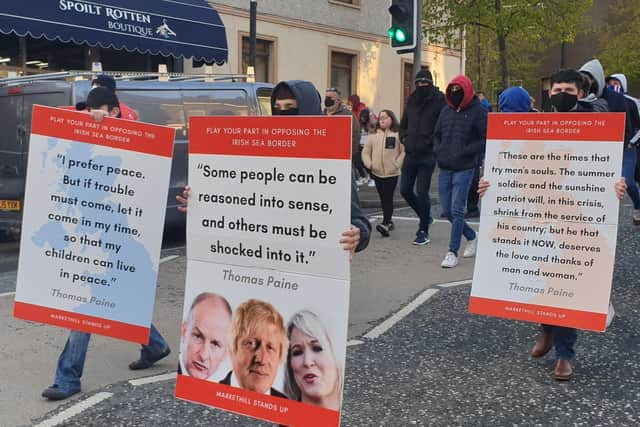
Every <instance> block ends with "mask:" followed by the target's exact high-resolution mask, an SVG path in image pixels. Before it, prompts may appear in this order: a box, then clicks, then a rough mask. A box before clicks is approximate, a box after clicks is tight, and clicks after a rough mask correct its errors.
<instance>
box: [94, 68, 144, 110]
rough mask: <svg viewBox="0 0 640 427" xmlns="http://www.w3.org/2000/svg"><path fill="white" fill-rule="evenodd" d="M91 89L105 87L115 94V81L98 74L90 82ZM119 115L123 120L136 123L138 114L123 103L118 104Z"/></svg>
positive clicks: (105, 75)
mask: <svg viewBox="0 0 640 427" xmlns="http://www.w3.org/2000/svg"><path fill="white" fill-rule="evenodd" d="M91 87H92V88H96V87H105V88H107V89H109V90H110V91H112V92H113V93H114V94H115V93H116V80H115V79H114V78H113V77H111V76H109V75H107V74H100V75H98V76H97V77H96V78H95V79H93V80H92V81H91ZM120 113H121V118H123V119H126V120H133V121H138V113H136V112H135V110H134V109H132V108H131V107H129V106H128V105H127V104H125V103H124V102H121V103H120Z"/></svg>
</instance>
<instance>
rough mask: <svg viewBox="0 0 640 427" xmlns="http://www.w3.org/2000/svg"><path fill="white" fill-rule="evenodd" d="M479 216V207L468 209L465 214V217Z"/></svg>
mask: <svg viewBox="0 0 640 427" xmlns="http://www.w3.org/2000/svg"><path fill="white" fill-rule="evenodd" d="M479 216H480V211H479V210H478V209H474V210H472V211H467V213H466V214H465V215H464V217H465V218H478V217H479Z"/></svg>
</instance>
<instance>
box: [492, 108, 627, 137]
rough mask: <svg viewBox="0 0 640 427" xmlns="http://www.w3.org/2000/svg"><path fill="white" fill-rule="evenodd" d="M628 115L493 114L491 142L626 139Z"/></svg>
mask: <svg viewBox="0 0 640 427" xmlns="http://www.w3.org/2000/svg"><path fill="white" fill-rule="evenodd" d="M624 120H625V115H624V113H490V114H489V124H488V127H487V139H497V140H512V139H515V140H525V141H526V140H547V141H576V142H581V141H601V142H622V141H623V140H624Z"/></svg>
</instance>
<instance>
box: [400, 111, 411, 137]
mask: <svg viewBox="0 0 640 427" xmlns="http://www.w3.org/2000/svg"><path fill="white" fill-rule="evenodd" d="M408 134H409V119H408V118H407V108H406V107H405V109H404V113H402V119H400V131H399V135H400V142H401V143H403V144H404V141H405V139H407V135H408Z"/></svg>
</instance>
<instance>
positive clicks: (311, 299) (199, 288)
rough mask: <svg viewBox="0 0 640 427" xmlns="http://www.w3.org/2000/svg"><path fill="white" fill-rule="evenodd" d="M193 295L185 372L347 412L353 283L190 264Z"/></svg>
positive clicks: (185, 333) (187, 312)
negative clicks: (346, 362) (344, 390)
mask: <svg viewBox="0 0 640 427" xmlns="http://www.w3.org/2000/svg"><path fill="white" fill-rule="evenodd" d="M203 278H206V280H202V279H203ZM186 293H187V298H186V299H185V300H186V301H192V303H191V304H190V305H189V306H186V307H185V309H184V315H183V324H182V333H181V341H180V356H179V360H180V366H179V371H178V372H179V373H180V374H182V375H188V376H191V377H194V378H198V379H201V380H206V381H213V382H218V383H220V384H225V385H229V386H231V387H238V388H242V389H245V390H250V391H253V392H255V393H259V394H267V395H271V396H275V397H281V398H286V399H291V400H296V401H301V402H303V403H309V404H313V405H316V406H321V407H326V408H327V409H333V410H339V408H340V400H341V395H342V385H343V373H344V359H345V354H346V339H347V336H346V333H347V311H348V287H347V284H346V283H345V282H343V281H339V280H332V279H326V278H316V277H309V276H302V275H293V274H283V273H278V272H275V271H273V270H261V269H252V268H245V267H238V266H228V265H222V264H210V263H202V262H198V261H189V267H188V274H187V289H186ZM343 294H344V295H343ZM337 301H339V302H337Z"/></svg>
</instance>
